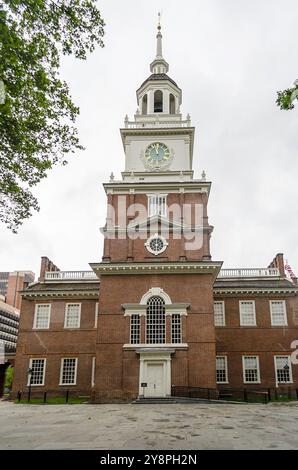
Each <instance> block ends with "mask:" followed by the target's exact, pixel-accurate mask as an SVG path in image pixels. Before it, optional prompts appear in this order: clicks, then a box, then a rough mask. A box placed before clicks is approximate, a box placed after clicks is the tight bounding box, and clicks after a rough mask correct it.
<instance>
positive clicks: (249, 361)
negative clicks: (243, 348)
mask: <svg viewBox="0 0 298 470" xmlns="http://www.w3.org/2000/svg"><path fill="white" fill-rule="evenodd" d="M244 381H245V382H258V381H259V374H258V359H257V357H256V356H246V357H244Z"/></svg>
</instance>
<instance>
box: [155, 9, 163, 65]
mask: <svg viewBox="0 0 298 470" xmlns="http://www.w3.org/2000/svg"><path fill="white" fill-rule="evenodd" d="M156 39H157V47H156V59H162V34H161V24H160V12H158V24H157V35H156Z"/></svg>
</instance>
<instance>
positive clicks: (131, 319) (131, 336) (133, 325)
mask: <svg viewBox="0 0 298 470" xmlns="http://www.w3.org/2000/svg"><path fill="white" fill-rule="evenodd" d="M135 317H138V323H137V324H138V336H139V341H138V342H132V341H131V340H132V338H133V327H135V326H136V323H133V319H134V318H135ZM129 319H130V328H129V343H130V344H140V342H141V334H142V333H141V327H142V323H141V316H140V315H139V314H138V313H133V314H132V315H130V318H129Z"/></svg>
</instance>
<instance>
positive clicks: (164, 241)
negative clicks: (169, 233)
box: [144, 233, 168, 256]
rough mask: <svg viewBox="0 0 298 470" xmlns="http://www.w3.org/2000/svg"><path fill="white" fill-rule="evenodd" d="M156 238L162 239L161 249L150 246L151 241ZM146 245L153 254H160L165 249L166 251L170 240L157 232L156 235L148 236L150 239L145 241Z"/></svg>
mask: <svg viewBox="0 0 298 470" xmlns="http://www.w3.org/2000/svg"><path fill="white" fill-rule="evenodd" d="M155 238H157V239H160V240H161V241H162V243H163V247H162V248H161V249H160V250H159V251H154V250H153V249H152V248H151V246H150V243H151V241H152V240H154V239H155ZM144 246H145V247H146V248H147V251H149V253H151V254H152V255H155V256H158V255H160V254H161V253H163V252H164V251H166V249H167V247H168V242H167V240H166V239H165V238H164V237H163V236H162V235H159V234H158V233H155V234H154V235H151V237H149V238H148V240H147V241H146V242H145V243H144Z"/></svg>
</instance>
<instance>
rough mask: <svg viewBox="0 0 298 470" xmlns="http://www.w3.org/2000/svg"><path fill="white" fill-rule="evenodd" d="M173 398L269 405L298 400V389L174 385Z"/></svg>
mask: <svg viewBox="0 0 298 470" xmlns="http://www.w3.org/2000/svg"><path fill="white" fill-rule="evenodd" d="M172 396H174V397H181V398H182V397H187V398H200V399H205V400H206V399H207V400H226V401H236V402H246V403H269V402H270V401H279V400H285V399H286V400H293V399H294V400H295V399H296V400H298V389H295V388H292V387H283V388H278V389H277V388H258V389H253V388H220V389H214V388H201V387H187V386H178V385H172Z"/></svg>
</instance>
